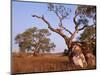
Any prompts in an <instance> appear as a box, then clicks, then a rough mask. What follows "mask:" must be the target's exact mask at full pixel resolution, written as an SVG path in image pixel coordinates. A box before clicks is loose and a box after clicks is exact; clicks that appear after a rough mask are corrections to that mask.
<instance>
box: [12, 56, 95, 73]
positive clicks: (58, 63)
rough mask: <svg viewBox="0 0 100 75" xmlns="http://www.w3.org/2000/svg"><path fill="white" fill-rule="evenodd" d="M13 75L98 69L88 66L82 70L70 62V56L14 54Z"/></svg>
mask: <svg viewBox="0 0 100 75" xmlns="http://www.w3.org/2000/svg"><path fill="white" fill-rule="evenodd" d="M11 66H12V73H13V74H17V73H37V72H55V71H56V72H57V71H72V70H83V69H95V68H96V67H91V66H88V67H86V68H81V67H79V66H75V65H74V64H73V63H71V62H69V57H68V56H63V55H61V54H51V55H50V54H49V55H39V56H31V55H27V54H12V64H11Z"/></svg>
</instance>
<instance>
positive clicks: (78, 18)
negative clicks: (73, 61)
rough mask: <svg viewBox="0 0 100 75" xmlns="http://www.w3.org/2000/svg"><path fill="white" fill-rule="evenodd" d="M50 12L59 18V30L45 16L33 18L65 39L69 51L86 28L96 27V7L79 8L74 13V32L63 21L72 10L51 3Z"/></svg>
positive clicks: (81, 6) (79, 6)
mask: <svg viewBox="0 0 100 75" xmlns="http://www.w3.org/2000/svg"><path fill="white" fill-rule="evenodd" d="M48 11H51V12H53V13H54V14H55V15H56V16H57V18H58V20H59V23H58V25H57V26H58V28H53V26H52V25H51V23H50V22H49V21H48V20H47V18H45V16H44V15H42V16H38V15H32V17H34V18H38V19H41V20H42V21H43V22H44V23H46V24H47V26H48V28H49V29H50V30H51V31H53V32H55V33H57V34H59V35H60V36H61V37H63V39H64V41H65V43H66V46H67V47H68V50H71V48H72V42H73V39H74V38H75V36H76V34H78V33H79V32H80V31H82V30H84V29H85V28H87V27H89V26H94V25H96V7H95V6H88V5H78V6H77V8H76V9H75V12H74V16H73V22H74V25H73V26H74V31H73V32H72V31H71V30H69V29H68V28H67V27H66V26H65V24H64V23H63V20H65V19H67V18H68V17H69V15H70V13H71V9H67V8H66V7H65V6H64V5H60V4H51V3H50V4H48ZM51 16H52V15H51ZM90 22H91V23H90ZM66 32H67V33H69V35H66V34H65V33H66ZM69 52H70V51H69Z"/></svg>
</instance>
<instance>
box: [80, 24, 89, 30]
mask: <svg viewBox="0 0 100 75" xmlns="http://www.w3.org/2000/svg"><path fill="white" fill-rule="evenodd" d="M86 27H88V26H87V25H84V26H83V27H82V28H80V29H78V30H79V31H81V30H83V29H84V28H86Z"/></svg>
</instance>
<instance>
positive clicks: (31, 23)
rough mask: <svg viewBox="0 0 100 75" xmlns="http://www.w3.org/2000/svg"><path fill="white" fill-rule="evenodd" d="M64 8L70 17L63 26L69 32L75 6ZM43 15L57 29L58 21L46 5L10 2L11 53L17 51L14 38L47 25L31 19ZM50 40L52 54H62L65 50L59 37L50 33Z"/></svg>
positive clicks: (71, 28) (72, 25)
mask: <svg viewBox="0 0 100 75" xmlns="http://www.w3.org/2000/svg"><path fill="white" fill-rule="evenodd" d="M64 6H65V7H66V8H70V9H71V13H70V17H69V18H68V19H66V20H64V25H65V26H66V27H68V29H70V30H71V31H73V30H74V23H73V20H72V18H73V16H74V11H75V9H76V5H68V4H67V5H64ZM34 14H35V15H39V16H41V15H43V14H44V16H45V18H46V19H47V20H48V21H49V22H50V23H51V25H52V26H53V27H57V25H58V22H59V20H58V19H57V17H56V15H55V14H54V13H53V12H49V11H48V9H47V3H34V2H16V1H12V49H13V50H12V51H15V50H18V46H17V44H15V40H14V38H15V36H16V35H17V34H20V33H22V32H24V31H25V30H26V29H28V28H30V27H37V28H45V29H47V25H46V24H45V23H43V22H42V21H40V20H38V19H36V18H33V17H32V15H34ZM50 32H51V36H50V39H51V41H52V42H54V43H55V44H56V48H55V51H54V52H63V51H64V49H65V48H66V45H65V42H64V40H63V38H62V37H61V36H59V35H58V34H57V33H54V32H52V31H50ZM67 35H68V34H67Z"/></svg>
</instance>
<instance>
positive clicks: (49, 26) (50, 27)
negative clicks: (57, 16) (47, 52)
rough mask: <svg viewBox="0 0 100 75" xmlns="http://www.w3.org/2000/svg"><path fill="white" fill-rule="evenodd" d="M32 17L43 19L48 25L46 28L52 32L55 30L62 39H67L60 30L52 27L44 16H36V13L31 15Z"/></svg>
mask: <svg viewBox="0 0 100 75" xmlns="http://www.w3.org/2000/svg"><path fill="white" fill-rule="evenodd" d="M32 17H36V18H38V19H41V20H43V21H44V22H45V23H46V24H47V25H48V28H49V29H50V30H51V31H53V32H56V33H58V34H59V35H61V36H62V37H63V38H64V39H66V40H67V39H68V36H66V35H64V34H63V33H62V32H59V31H58V30H56V29H54V28H52V26H51V24H50V23H49V22H48V21H47V20H46V19H45V18H44V16H42V17H40V16H37V15H33V16H32Z"/></svg>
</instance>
